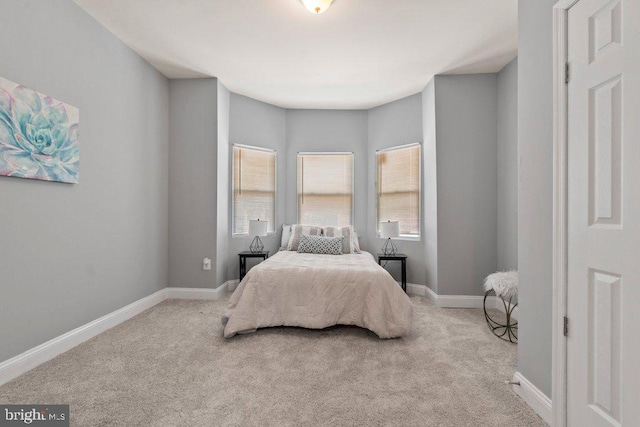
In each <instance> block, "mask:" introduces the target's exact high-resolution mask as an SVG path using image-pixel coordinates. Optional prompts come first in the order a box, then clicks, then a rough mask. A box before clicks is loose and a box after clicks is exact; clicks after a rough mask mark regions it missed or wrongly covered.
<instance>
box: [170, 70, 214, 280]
mask: <svg viewBox="0 0 640 427" xmlns="http://www.w3.org/2000/svg"><path fill="white" fill-rule="evenodd" d="M217 84H218V83H217V80H216V79H181V80H171V82H170V85H169V97H170V117H169V286H176V287H187V288H215V287H217V286H218V285H220V283H217V272H216V271H217V263H216V253H217V247H216V238H217V185H216V179H217V167H216V165H217V140H218V125H217V117H218V111H217V106H218V101H217V93H218V86H217ZM205 257H208V258H211V259H212V268H211V271H204V270H203V269H202V259H203V258H205Z"/></svg>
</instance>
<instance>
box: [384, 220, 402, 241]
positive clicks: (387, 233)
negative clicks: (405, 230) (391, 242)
mask: <svg viewBox="0 0 640 427" xmlns="http://www.w3.org/2000/svg"><path fill="white" fill-rule="evenodd" d="M399 235H400V223H399V222H398V221H387V222H381V223H380V237H382V238H383V239H389V238H392V237H398V236H399Z"/></svg>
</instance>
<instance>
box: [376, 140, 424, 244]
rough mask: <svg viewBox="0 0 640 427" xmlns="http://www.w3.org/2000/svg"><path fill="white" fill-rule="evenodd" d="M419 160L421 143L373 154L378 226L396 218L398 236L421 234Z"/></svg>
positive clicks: (416, 235)
mask: <svg viewBox="0 0 640 427" xmlns="http://www.w3.org/2000/svg"><path fill="white" fill-rule="evenodd" d="M420 163H421V162H420V144H411V145H404V146H401V147H394V148H390V149H387V150H380V151H378V152H377V153H376V170H377V174H378V175H377V180H376V181H377V190H378V197H377V199H378V203H377V207H378V212H377V213H378V221H377V227H378V229H379V228H380V222H381V221H398V222H399V225H400V235H401V236H404V237H420ZM378 231H379V230H378Z"/></svg>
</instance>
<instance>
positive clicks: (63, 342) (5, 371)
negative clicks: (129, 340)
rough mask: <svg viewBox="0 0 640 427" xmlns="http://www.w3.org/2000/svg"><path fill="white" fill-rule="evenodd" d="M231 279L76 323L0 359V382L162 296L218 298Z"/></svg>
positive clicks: (162, 293) (167, 291)
mask: <svg viewBox="0 0 640 427" xmlns="http://www.w3.org/2000/svg"><path fill="white" fill-rule="evenodd" d="M233 282H234V281H233V280H229V281H227V282H225V283H224V284H222V286H220V287H218V288H215V289H208V288H207V289H198V288H165V289H161V290H159V291H158V292H156V293H154V294H151V295H149V296H148V297H145V298H142V299H139V300H138V301H135V302H132V303H131V304H129V305H127V306H126V307H123V308H121V309H119V310H116V311H114V312H112V313H109V314H107V315H105V316H102V317H101V318H99V319H96V320H94V321H92V322H89V323H87V324H85V325H83V326H80V327H78V328H76V329H74V330H72V331H70V332H67V333H65V334H62V335H60V336H59V337H56V338H53V339H51V340H49V341H47V342H45V343H44V344H40V345H39V346H37V347H34V348H32V349H30V350H27V351H25V352H24V353H22V354H19V355H17V356H15V357H12V358H11V359H9V360H5V361H4V362H2V363H0V385H2V384H5V383H7V382H9V381H11V380H12V379H14V378H17V377H19V376H20V375H22V374H24V373H26V372H28V371H30V370H32V369H33V368H35V367H36V366H38V365H41V364H43V363H44V362H47V361H49V360H51V359H53V358H54V357H56V356H58V355H59V354H62V353H64V352H65V351H68V350H71V349H72V348H73V347H75V346H77V345H79V344H82V343H83V342H85V341H87V340H89V339H91V338H93V337H95V336H96V335H98V334H100V333H102V332H104V331H106V330H107V329H111V328H113V327H114V326H116V325H118V324H120V323H122V322H124V321H126V320H129V319H131V318H132V317H134V316H136V315H138V314H140V313H142V312H143V311H145V310H147V309H149V308H151V307H153V306H155V305H157V304H159V303H161V302H162V301H164V300H166V299H203V300H216V299H220V298H222V297H223V296H224V294H225V293H226V292H227V289H228V288H229V287H230V286H233Z"/></svg>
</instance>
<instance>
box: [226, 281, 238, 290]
mask: <svg viewBox="0 0 640 427" xmlns="http://www.w3.org/2000/svg"><path fill="white" fill-rule="evenodd" d="M227 283H228V285H227V291H229V292H233V291H235V290H236V288H237V287H238V285H239V284H240V280H238V279H235V280H229V281H228V282H227Z"/></svg>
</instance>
